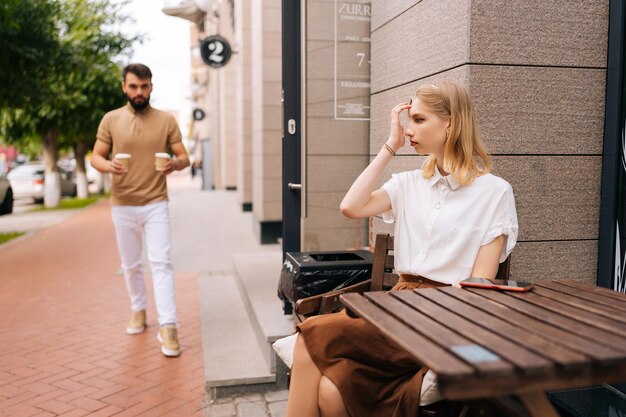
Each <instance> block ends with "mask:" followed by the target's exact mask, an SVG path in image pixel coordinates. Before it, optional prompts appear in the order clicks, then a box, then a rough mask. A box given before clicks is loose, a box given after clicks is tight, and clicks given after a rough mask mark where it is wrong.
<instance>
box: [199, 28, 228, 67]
mask: <svg viewBox="0 0 626 417" xmlns="http://www.w3.org/2000/svg"><path fill="white" fill-rule="evenodd" d="M232 53H233V52H232V49H231V48H230V44H229V43H228V41H227V40H226V39H224V38H223V37H221V36H219V35H212V36H209V37H207V38H205V39H204V40H203V41H202V42H201V43H200V55H201V56H202V60H203V61H204V63H205V64H207V65H208V66H210V67H213V68H221V67H223V66H224V65H226V64H227V63H228V61H229V60H230V56H231V55H232Z"/></svg>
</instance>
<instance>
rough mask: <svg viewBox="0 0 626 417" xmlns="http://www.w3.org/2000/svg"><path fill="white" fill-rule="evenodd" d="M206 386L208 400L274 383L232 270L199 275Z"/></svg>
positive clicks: (264, 388)
mask: <svg viewBox="0 0 626 417" xmlns="http://www.w3.org/2000/svg"><path fill="white" fill-rule="evenodd" d="M198 293H199V297H200V317H201V325H202V352H203V359H204V375H205V386H206V389H207V392H208V394H209V396H210V398H211V399H215V398H220V397H224V396H229V395H234V394H239V393H251V392H263V391H267V390H268V389H271V388H272V387H274V386H275V384H276V375H275V374H274V373H273V372H271V371H270V367H269V366H268V364H267V360H266V358H265V356H266V351H265V350H264V349H262V348H261V346H259V343H258V341H257V336H256V333H255V330H254V328H253V325H252V323H251V320H250V317H249V315H248V311H247V309H246V306H245V304H244V302H243V300H242V297H241V294H240V291H239V288H238V286H237V284H236V278H235V277H234V274H232V273H228V272H227V273H219V272H200V273H199V274H198Z"/></svg>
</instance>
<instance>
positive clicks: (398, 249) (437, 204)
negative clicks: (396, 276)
mask: <svg viewBox="0 0 626 417" xmlns="http://www.w3.org/2000/svg"><path fill="white" fill-rule="evenodd" d="M382 189H383V190H385V191H386V192H387V194H388V195H389V200H391V210H390V211H387V212H385V213H383V220H384V221H385V222H387V223H393V222H394V221H395V232H394V236H395V250H394V256H395V263H396V265H395V266H396V272H398V273H400V274H413V275H421V276H423V277H426V278H429V279H432V280H435V281H439V282H443V283H447V284H452V285H457V284H458V282H459V281H461V280H464V279H466V278H469V276H470V274H471V272H472V268H473V266H474V262H475V260H476V256H477V255H478V250H479V249H480V247H481V246H483V245H486V244H488V243H490V242H491V241H493V240H494V239H495V238H496V237H498V236H500V235H505V237H506V243H505V245H504V248H503V250H502V254H501V255H500V262H502V261H504V260H505V259H506V257H507V256H508V255H509V253H511V250H513V247H514V246H515V243H516V242H517V230H518V226H517V213H516V210H515V200H514V197H513V189H512V188H511V186H510V185H509V183H508V182H506V181H505V180H503V179H502V178H499V177H496V176H495V175H492V174H485V175H482V176H480V177H477V178H476V179H474V181H473V182H472V183H471V184H469V185H465V186H459V184H458V183H457V182H456V181H454V179H453V178H452V176H451V175H448V176H445V177H444V176H442V175H441V174H440V173H439V172H438V171H436V172H435V175H433V177H432V178H429V179H426V178H424V177H423V175H422V170H420V169H418V170H415V171H407V172H402V173H399V174H393V175H392V177H391V179H390V180H389V181H387V182H386V183H385V184H384V185H383V186H382Z"/></svg>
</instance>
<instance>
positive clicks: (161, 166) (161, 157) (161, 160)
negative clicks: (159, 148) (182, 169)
mask: <svg viewBox="0 0 626 417" xmlns="http://www.w3.org/2000/svg"><path fill="white" fill-rule="evenodd" d="M169 159H171V156H170V154H168V153H165V152H157V153H155V154H154V165H155V167H156V170H157V171H165V161H168V160H169Z"/></svg>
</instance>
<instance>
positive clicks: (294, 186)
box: [282, 0, 303, 259]
mask: <svg viewBox="0 0 626 417" xmlns="http://www.w3.org/2000/svg"><path fill="white" fill-rule="evenodd" d="M300 3H301V1H300V0H283V2H282V8H283V10H282V31H283V33H282V47H283V51H282V56H283V68H282V80H283V146H282V151H283V155H282V156H283V157H282V161H283V189H282V191H283V193H282V194H283V259H284V257H285V253H286V252H297V251H300V213H301V197H302V192H303V190H302V181H301V155H302V147H301V139H302V135H301V132H302V126H301V68H300V59H301V55H300V53H301V51H300V49H301V48H300V44H301V42H300V39H301V35H300Z"/></svg>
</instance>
